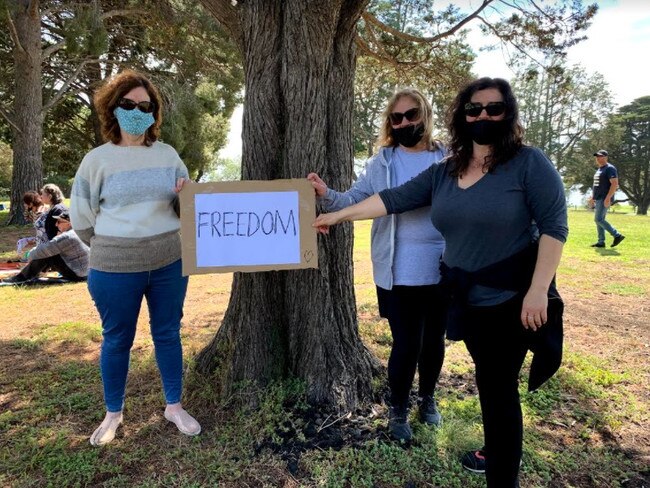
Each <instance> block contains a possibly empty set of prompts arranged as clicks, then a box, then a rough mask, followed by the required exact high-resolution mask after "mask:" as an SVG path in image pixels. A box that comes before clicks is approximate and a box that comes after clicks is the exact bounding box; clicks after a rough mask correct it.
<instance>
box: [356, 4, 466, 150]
mask: <svg viewBox="0 0 650 488" xmlns="http://www.w3.org/2000/svg"><path fill="white" fill-rule="evenodd" d="M452 11H453V9H452ZM368 12H370V13H371V14H373V15H374V16H376V17H377V19H379V20H380V21H381V22H383V23H384V24H386V25H387V26H389V27H391V28H394V29H397V30H399V31H402V32H405V33H408V34H409V35H414V36H426V35H428V33H430V32H432V31H434V32H435V31H440V30H442V29H444V28H446V27H448V26H449V24H450V23H451V22H455V21H458V20H459V17H458V16H454V15H451V14H450V9H445V10H444V11H441V12H436V11H435V10H434V7H433V4H432V2H426V1H422V0H406V1H402V2H388V1H384V0H378V1H374V2H372V3H371V4H370V6H369V7H368ZM359 31H360V34H361V35H362V36H364V38H366V39H367V40H368V43H369V48H370V50H373V49H374V50H375V51H376V52H375V53H374V54H373V53H372V52H371V51H368V50H362V51H360V58H359V60H358V61H357V70H356V73H355V104H354V125H353V127H354V148H355V154H356V155H357V156H359V157H370V156H371V155H372V153H373V146H374V144H375V141H376V139H377V136H378V134H379V126H380V125H381V122H382V121H381V114H382V112H383V110H384V108H385V107H386V103H387V101H388V99H389V98H390V96H391V95H392V94H393V93H394V92H395V91H397V90H399V89H400V88H405V87H407V86H412V87H415V88H418V89H419V90H420V91H421V92H422V93H423V94H424V95H425V96H426V97H427V98H429V101H430V102H431V104H432V105H433V108H434V115H435V117H436V119H435V121H434V122H435V125H436V128H437V129H438V131H440V132H442V130H443V125H444V112H445V110H446V107H447V106H448V105H449V103H450V102H451V100H452V99H453V97H454V96H455V94H456V91H457V88H458V86H459V85H460V84H462V83H463V82H464V81H466V80H467V79H469V78H471V74H470V70H471V66H472V63H473V61H474V55H473V54H472V52H471V49H470V48H469V46H468V45H467V44H466V42H465V36H464V34H462V33H461V34H458V36H456V37H448V38H445V39H441V40H440V41H438V42H436V43H435V44H434V45H431V44H428V43H424V44H419V43H413V42H411V41H410V40H407V39H403V38H401V37H399V36H396V35H391V34H389V33H388V32H386V31H384V30H380V29H377V28H376V27H375V26H373V25H372V24H371V23H368V22H361V23H360V26H359ZM378 53H380V54H378Z"/></svg>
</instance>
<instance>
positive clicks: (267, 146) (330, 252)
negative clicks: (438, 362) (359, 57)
mask: <svg viewBox="0 0 650 488" xmlns="http://www.w3.org/2000/svg"><path fill="white" fill-rule="evenodd" d="M204 3H206V6H208V8H209V9H210V10H212V9H213V8H214V5H209V3H210V1H209V0H204ZM365 4H366V2H365V1H361V2H360V1H351V0H347V1H346V0H338V1H331V2H323V1H304V0H274V1H271V0H256V1H252V0H251V1H247V2H239V3H238V5H237V8H238V12H239V14H238V15H239V21H240V26H241V29H240V32H241V37H240V39H239V42H240V48H241V51H242V53H243V59H244V68H245V76H246V91H245V101H244V120H243V134H242V139H243V147H242V149H243V156H242V176H243V179H256V180H272V179H277V178H304V177H305V176H306V175H307V174H308V173H309V172H310V171H315V172H318V173H319V174H320V175H321V176H322V177H323V179H324V180H325V181H326V182H327V183H328V184H329V186H331V187H333V188H335V189H342V188H347V187H348V186H349V185H350V184H351V182H352V178H353V171H352V169H353V144H352V114H353V78H354V68H355V49H354V35H355V25H356V20H357V19H358V17H359V15H360V13H361V11H362V9H363V7H365ZM213 11H214V10H213ZM352 232H353V228H352V226H351V225H349V224H348V225H341V226H338V227H337V228H334V229H332V231H331V233H330V235H329V236H328V237H325V238H319V269H318V270H297V271H278V272H265V273H235V277H234V280H233V286H232V292H231V297H230V303H229V306H228V310H227V311H226V315H225V317H224V320H223V323H222V325H221V328H220V329H219V331H218V333H217V334H216V336H215V338H214V339H213V340H212V342H211V343H210V344H209V345H208V346H207V347H206V348H205V349H204V350H203V351H202V352H201V354H200V355H199V357H198V360H197V364H198V368H199V370H201V371H203V372H208V371H212V370H213V369H214V368H215V367H217V366H218V367H219V369H220V373H221V380H222V391H223V392H224V394H227V393H229V392H230V391H231V390H232V389H233V387H235V386H236V385H237V384H238V383H244V384H250V383H261V384H264V383H266V382H268V381H271V380H273V379H281V378H298V379H301V380H304V381H305V383H306V385H307V391H308V398H309V400H310V401H312V402H315V403H324V404H328V405H333V406H336V407H338V408H339V409H341V410H347V409H352V408H354V407H355V406H357V405H358V404H360V403H362V402H363V401H364V400H366V399H368V398H369V395H370V393H371V380H372V377H373V375H374V374H376V373H377V371H378V363H377V361H376V359H375V358H374V357H373V356H372V354H371V353H370V352H369V351H368V350H367V349H366V347H365V346H364V344H363V343H362V342H361V339H360V337H359V333H358V324H357V318H356V306H355V298H354V288H353V268H352V240H353V235H352Z"/></svg>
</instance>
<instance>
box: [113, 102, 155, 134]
mask: <svg viewBox="0 0 650 488" xmlns="http://www.w3.org/2000/svg"><path fill="white" fill-rule="evenodd" d="M113 114H114V115H115V118H116V119H117V123H118V124H119V125H120V129H122V130H123V131H124V132H126V133H127V134H131V135H132V136H141V135H142V134H144V133H145V131H146V130H147V129H148V128H149V127H151V126H152V125H153V123H154V122H155V119H154V118H153V114H152V113H148V114H146V113H144V112H141V111H140V110H139V109H137V108H134V109H133V110H124V109H123V108H121V107H117V108H116V109H115V110H113Z"/></svg>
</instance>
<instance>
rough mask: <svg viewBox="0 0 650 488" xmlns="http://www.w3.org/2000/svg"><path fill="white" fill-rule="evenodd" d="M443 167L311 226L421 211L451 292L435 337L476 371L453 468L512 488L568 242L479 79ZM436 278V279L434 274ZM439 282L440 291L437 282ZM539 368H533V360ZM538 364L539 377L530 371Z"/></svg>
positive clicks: (538, 171)
mask: <svg viewBox="0 0 650 488" xmlns="http://www.w3.org/2000/svg"><path fill="white" fill-rule="evenodd" d="M448 127H449V131H450V136H451V143H450V148H449V151H450V156H449V158H448V159H447V160H446V161H445V162H444V163H442V164H440V165H436V166H432V167H431V168H429V169H428V170H425V171H424V172H423V173H421V174H420V175H418V176H417V177H415V178H414V179H412V180H411V181H409V182H407V183H405V184H404V185H402V186H400V187H398V188H394V189H388V190H383V191H382V192H380V193H379V194H375V195H373V196H371V197H369V198H367V199H366V200H364V201H363V202H361V203H359V204H357V205H354V206H351V207H347V208H345V209H342V210H339V211H338V212H334V213H329V214H321V215H320V216H319V217H318V218H317V219H316V221H315V222H314V226H315V227H317V228H319V230H320V231H321V232H327V229H328V226H330V225H334V224H337V223H338V222H341V221H348V220H360V219H369V218H377V217H381V216H383V215H387V214H392V213H400V212H405V211H409V210H413V209H416V208H420V207H424V206H428V205H431V220H432V222H433V223H434V225H435V226H436V227H437V228H438V229H439V230H440V232H441V233H442V235H443V237H444V238H445V242H446V248H445V252H444V255H443V263H442V268H443V276H445V279H444V280H443V283H444V284H445V286H446V287H447V286H448V287H449V288H450V289H453V290H454V296H453V305H454V306H453V307H452V309H451V310H453V311H454V312H455V313H454V315H453V316H451V315H450V316H449V317H448V319H449V318H450V317H451V318H452V319H453V320H451V321H449V320H448V323H447V327H448V332H447V337H448V338H451V339H456V340H463V341H464V342H465V344H466V346H467V349H468V351H469V352H470V354H471V356H472V359H473V360H474V364H475V366H476V382H477V386H478V390H479V397H480V402H481V410H482V415H483V427H484V436H485V447H484V448H483V449H479V450H477V451H474V452H471V453H468V454H467V455H466V456H464V458H463V465H464V466H465V467H466V468H467V469H470V470H472V471H475V472H485V473H486V478H487V485H488V487H490V488H493V487H498V488H512V487H516V486H518V472H519V465H520V460H521V449H522V436H523V427H522V414H521V405H520V401H519V393H518V377H519V371H520V369H521V366H522V364H523V361H524V357H525V355H526V352H527V350H528V349H531V350H533V351H534V352H535V357H534V358H533V366H535V368H531V379H533V376H534V375H533V373H534V372H535V373H539V372H540V371H541V373H540V374H536V375H535V378H534V381H531V379H529V388H536V387H537V386H539V384H541V382H543V381H544V380H545V379H548V377H550V376H551V375H552V374H553V373H554V372H555V371H556V370H557V367H558V366H559V361H560V357H561V337H562V334H561V314H562V302H561V300H560V299H559V295H558V294H557V291H556V290H555V286H554V276H555V271H556V269H557V267H558V264H559V262H560V256H561V254H562V247H563V243H564V242H565V240H566V237H567V234H568V228H567V215H566V202H565V197H564V187H563V185H562V181H561V179H560V175H559V174H558V172H557V170H556V169H555V168H554V166H553V165H552V163H551V162H550V161H549V159H548V158H547V157H546V156H545V155H544V154H543V153H542V152H541V151H540V150H539V149H536V148H532V147H526V146H524V145H523V142H522V136H523V129H522V127H521V125H520V123H519V112H518V107H517V102H516V100H515V98H514V95H513V93H512V90H511V88H510V85H509V84H508V82H506V81H505V80H502V79H491V78H481V79H478V80H476V81H474V82H472V83H470V84H469V85H467V86H466V87H464V88H463V89H462V90H461V92H460V93H459V94H458V96H457V97H456V99H455V101H454V103H453V105H452V107H451V110H450V116H449V122H448ZM444 272H446V273H447V274H444ZM447 277H449V279H447ZM538 354H540V358H542V359H543V360H544V361H541V362H540V361H537V362H536V359H537V356H538ZM537 364H541V369H539V368H537V367H536V366H537Z"/></svg>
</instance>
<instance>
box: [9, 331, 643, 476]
mask: <svg viewBox="0 0 650 488" xmlns="http://www.w3.org/2000/svg"><path fill="white" fill-rule="evenodd" d="M97 350H98V344H97V343H94V342H92V341H90V340H86V341H83V340H82V339H79V340H78V342H75V343H71V342H65V341H54V342H52V341H47V340H43V339H41V340H34V341H32V340H25V339H21V340H13V341H4V342H0V387H1V388H2V390H1V392H0V438H2V440H3V442H2V446H1V447H0V473H5V474H4V478H3V477H2V475H0V481H1V482H2V484H8V485H10V486H53V487H54V486H56V487H59V486H103V487H116V486H147V487H162V486H181V487H199V486H217V485H218V486H226V487H230V486H232V487H239V486H298V485H301V486H355V487H356V486H369V487H372V486H382V487H402V486H439V487H445V488H453V487H458V488H470V487H481V486H484V481H483V478H482V477H481V476H476V475H471V474H469V473H466V472H463V471H462V469H461V468H460V465H459V464H458V462H457V457H456V453H452V452H450V451H449V449H450V447H449V440H450V439H452V438H453V437H454V436H459V435H460V436H462V435H468V433H467V432H466V431H467V430H468V429H472V428H474V427H475V426H476V422H479V423H480V420H479V419H478V418H477V417H478V410H477V403H476V398H475V396H474V395H472V394H471V391H473V390H472V389H473V385H469V384H467V382H466V380H467V378H466V376H467V375H465V374H463V375H461V376H459V378H457V379H454V378H449V379H448V380H447V381H446V385H445V387H444V388H441V391H440V395H441V398H440V403H441V406H442V407H441V408H443V415H445V419H446V424H445V426H443V429H441V430H440V431H436V430H433V429H427V428H424V427H423V426H421V425H419V424H418V423H417V422H414V431H415V436H416V441H415V442H414V443H413V444H412V445H411V446H409V447H406V446H400V445H397V444H395V443H392V442H388V441H385V440H383V437H382V435H381V434H382V432H383V431H384V430H385V418H384V416H383V414H380V415H379V416H377V417H375V418H374V419H372V420H370V421H367V420H364V422H365V424H364V425H362V426H360V424H359V422H352V420H355V417H353V418H352V420H350V421H345V428H344V429H339V431H338V433H339V434H341V436H342V439H343V441H344V442H343V444H341V445H338V446H336V448H331V447H319V446H312V447H311V448H310V449H308V450H304V451H302V452H301V456H300V457H296V458H290V459H287V458H284V457H283V456H282V455H280V454H279V453H278V451H277V450H276V449H275V448H274V446H282V445H283V443H285V441H286V440H287V439H289V440H290V441H291V442H293V443H294V444H295V443H296V442H304V441H306V440H309V439H308V436H309V434H307V436H305V432H307V430H308V429H309V424H308V423H305V419H309V418H310V415H314V420H315V424H316V425H317V427H318V428H320V427H323V426H325V425H327V424H329V423H330V422H331V421H332V420H336V419H331V418H330V419H328V417H327V415H326V414H325V412H322V413H321V412H319V411H318V409H317V408H314V407H312V406H308V405H306V404H305V403H304V395H303V389H302V387H301V386H300V384H299V383H295V382H294V383H287V384H282V385H272V386H271V387H269V388H267V389H265V390H260V398H261V400H260V402H259V403H258V406H257V407H256V408H255V409H251V408H248V407H245V406H244V405H243V403H245V402H241V404H240V402H238V401H237V399H236V397H231V398H229V399H227V400H223V401H222V400H221V399H219V398H218V394H217V384H216V380H215V379H214V378H205V377H200V376H197V375H195V374H193V373H192V372H190V373H189V374H188V380H187V388H188V392H187V393H188V394H186V395H185V398H186V401H185V404H186V405H185V406H186V407H187V408H188V410H189V411H191V412H192V413H193V414H194V415H195V416H196V417H197V419H198V420H199V422H201V424H202V426H203V433H202V435H200V436H198V437H194V438H189V437H186V436H183V435H182V434H180V433H179V432H178V431H177V430H176V429H175V427H174V426H173V425H171V424H170V423H169V422H167V421H166V420H165V419H164V418H163V415H162V414H163V408H164V400H163V396H162V392H161V386H160V379H159V375H158V371H157V368H156V364H155V361H154V359H153V355H152V351H151V348H150V347H144V346H140V347H138V348H136V349H134V351H133V354H132V364H131V371H130V375H129V384H128V387H127V400H126V407H125V422H124V425H123V426H122V427H121V428H120V430H119V431H118V436H117V438H116V439H115V441H114V442H113V443H111V444H110V445H108V446H106V447H103V448H99V449H97V448H93V447H92V446H90V444H89V443H88V436H89V435H90V433H91V432H92V431H93V430H94V428H95V427H96V426H97V425H98V423H99V422H100V421H101V419H102V417H103V408H102V404H103V402H102V394H101V379H100V375H99V370H98V366H97ZM598 373H599V374H596V375H595V374H594V371H591V370H588V369H587V368H586V366H585V365H584V364H583V363H581V362H579V361H577V360H572V361H570V367H569V368H564V369H563V371H562V372H561V373H560V375H559V377H558V378H555V379H553V380H551V382H550V383H549V385H548V386H546V387H545V388H544V389H543V390H541V391H540V392H539V393H536V394H534V395H524V398H523V400H524V404H525V408H526V409H527V413H526V417H527V418H529V420H530V419H532V422H530V424H531V425H529V426H527V428H526V454H525V456H524V469H523V475H522V483H523V485H524V486H540V487H541V486H544V487H565V486H580V487H592V486H593V487H600V486H602V487H605V486H607V487H612V488H614V487H617V486H620V487H623V486H624V487H633V488H640V487H641V486H644V483H645V486H647V474H648V473H647V469H646V470H645V471H644V470H643V468H641V467H640V466H641V465H640V461H638V460H636V458H635V456H636V455H637V453H635V452H629V451H628V452H626V451H625V450H623V449H621V447H620V446H619V444H618V443H617V439H616V435H615V433H614V432H613V431H612V428H611V418H610V417H611V415H612V412H613V411H615V410H616V409H617V408H619V409H620V408H621V407H620V405H616V404H613V403H611V402H610V401H609V400H610V398H608V397H606V396H605V395H604V393H603V389H605V388H608V387H611V385H612V384H616V381H617V378H610V377H608V376H607V375H606V374H604V373H602V371H601V372H598ZM594 377H596V380H595V381H596V383H597V385H596V386H597V388H596V387H595V386H593V385H591V384H590V381H589V379H590V378H592V379H593V378H594ZM319 414H321V417H322V418H320V417H319V419H318V420H316V415H319ZM339 424H341V425H343V424H344V422H343V421H341V422H339ZM332 425H333V426H334V427H335V426H336V425H337V423H336V422H335V423H334V424H332ZM368 425H369V426H370V427H371V428H372V430H373V432H374V434H373V436H374V437H373V438H370V439H368V440H366V441H363V442H358V443H356V444H351V443H348V442H349V439H353V438H354V429H361V428H366V427H367V426H368ZM312 427H313V426H312ZM327 428H331V427H326V429H327ZM463 429H465V431H463ZM332 432H334V430H333V431H332ZM346 443H348V444H346ZM624 480H626V481H624Z"/></svg>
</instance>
